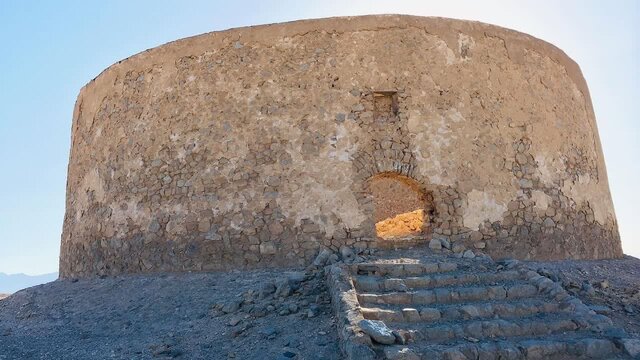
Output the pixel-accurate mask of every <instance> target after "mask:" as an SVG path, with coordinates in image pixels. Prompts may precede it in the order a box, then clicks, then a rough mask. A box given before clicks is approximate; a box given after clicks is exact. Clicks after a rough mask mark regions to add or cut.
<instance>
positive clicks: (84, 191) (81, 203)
mask: <svg viewBox="0 0 640 360" xmlns="http://www.w3.org/2000/svg"><path fill="white" fill-rule="evenodd" d="M80 189H81V190H80V191H79V192H78V197H77V199H78V200H77V204H76V209H87V208H88V207H89V192H91V191H93V200H94V201H97V202H103V201H104V196H105V192H104V186H103V183H102V179H101V178H100V172H99V171H98V169H96V168H94V169H91V170H89V171H88V172H87V173H86V174H85V176H84V178H83V179H82V183H81V185H80ZM80 217H82V212H81V211H77V212H76V220H79V219H80Z"/></svg>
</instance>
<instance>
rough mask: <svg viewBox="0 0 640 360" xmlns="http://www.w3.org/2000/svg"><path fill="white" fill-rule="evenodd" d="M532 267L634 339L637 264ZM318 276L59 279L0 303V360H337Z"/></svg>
mask: <svg viewBox="0 0 640 360" xmlns="http://www.w3.org/2000/svg"><path fill="white" fill-rule="evenodd" d="M379 255H382V254H379ZM321 256H322V255H321ZM324 256H325V258H324V259H323V262H326V261H336V260H337V255H331V254H330V253H326V254H324ZM330 256H331V259H328V258H329V257H330ZM387 256H390V255H388V254H387ZM391 256H393V255H391ZM529 264H530V266H531V267H533V268H535V269H539V271H543V272H544V271H547V272H548V273H549V274H550V275H549V276H551V277H556V278H557V279H558V280H559V281H562V282H563V284H564V285H565V287H566V288H567V289H568V290H569V291H571V292H573V293H575V294H576V295H578V296H579V297H580V298H581V299H582V300H583V301H584V302H585V303H586V304H588V305H591V306H593V308H594V309H595V310H596V311H598V312H601V313H605V314H607V315H608V316H610V317H611V318H612V319H613V320H614V322H615V323H616V325H618V326H621V327H624V328H625V329H626V330H627V332H628V333H629V334H631V335H633V336H635V337H638V336H640V260H638V259H636V258H633V257H625V258H624V259H620V260H604V261H562V262H531V263H529ZM324 278H325V276H324V273H323V271H322V270H318V269H313V268H312V269H308V270H306V271H305V270H302V269H296V271H293V270H292V271H288V272H283V271H282V270H260V271H242V272H241V271H232V272H229V273H195V274H156V275H136V276H120V277H115V278H104V279H99V278H98V279H86V280H77V281H73V280H58V281H55V282H52V283H48V284H45V285H40V286H36V287H32V288H29V289H26V290H22V291H19V292H17V293H15V294H13V295H11V296H9V297H8V298H6V299H3V300H0V349H2V351H1V352H0V359H156V358H158V359H162V358H184V359H339V358H340V350H339V347H338V339H337V334H336V330H335V329H336V324H335V318H334V316H333V313H332V310H331V304H330V301H329V295H328V293H327V290H326V287H325V279H324Z"/></svg>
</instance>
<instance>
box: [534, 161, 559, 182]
mask: <svg viewBox="0 0 640 360" xmlns="http://www.w3.org/2000/svg"><path fill="white" fill-rule="evenodd" d="M535 161H536V164H537V165H538V176H539V178H540V181H542V183H543V184H545V185H547V186H551V185H553V183H554V182H555V181H556V179H557V178H558V169H557V168H556V167H555V166H554V165H553V163H552V162H550V161H548V160H547V157H546V156H545V155H544V154H537V155H536V156H535Z"/></svg>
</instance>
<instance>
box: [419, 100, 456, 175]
mask: <svg viewBox="0 0 640 360" xmlns="http://www.w3.org/2000/svg"><path fill="white" fill-rule="evenodd" d="M452 114H453V116H454V117H456V119H457V118H458V117H457V115H456V114H455V112H454V113H452ZM458 114H459V113H458ZM460 116H462V115H460ZM425 117H426V119H425ZM448 118H449V116H447V118H445V117H444V116H442V115H441V114H438V113H436V112H433V111H432V112H430V114H429V115H428V116H425V115H424V114H422V113H421V112H420V111H417V110H414V111H411V112H410V113H409V119H408V122H407V127H408V129H409V132H410V133H411V134H412V135H413V139H414V141H413V142H412V143H413V145H414V151H413V154H414V156H415V157H416V160H417V161H416V163H417V164H418V169H417V171H418V172H419V173H420V175H422V176H425V177H427V178H428V179H429V182H430V183H431V184H434V185H453V184H454V183H455V180H456V179H455V178H454V176H453V174H452V173H447V171H446V169H444V168H443V167H442V164H441V162H440V159H441V158H442V157H441V154H442V153H448V147H449V144H450V138H449V134H450V133H451V130H449V127H448V126H447V123H448V121H447V119H448Z"/></svg>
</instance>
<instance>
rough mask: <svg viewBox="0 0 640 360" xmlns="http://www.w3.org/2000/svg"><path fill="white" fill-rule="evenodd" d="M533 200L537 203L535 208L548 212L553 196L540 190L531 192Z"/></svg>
mask: <svg viewBox="0 0 640 360" xmlns="http://www.w3.org/2000/svg"><path fill="white" fill-rule="evenodd" d="M531 200H533V202H534V203H535V205H534V206H535V208H536V209H540V210H547V208H548V207H549V205H550V204H551V201H552V200H551V196H549V195H547V194H545V193H544V191H540V190H533V191H531Z"/></svg>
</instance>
